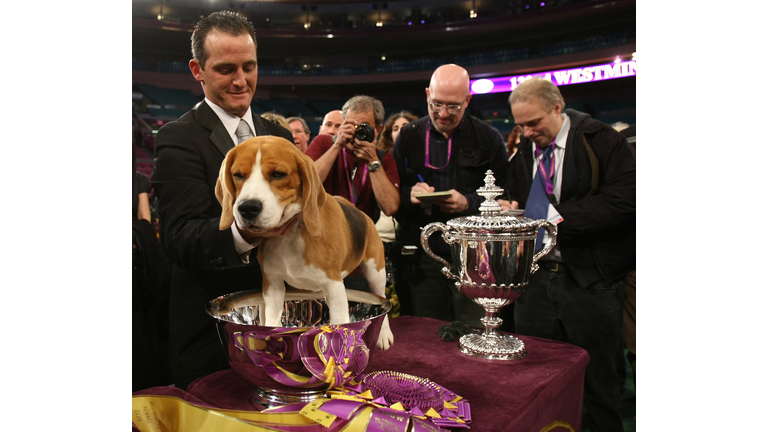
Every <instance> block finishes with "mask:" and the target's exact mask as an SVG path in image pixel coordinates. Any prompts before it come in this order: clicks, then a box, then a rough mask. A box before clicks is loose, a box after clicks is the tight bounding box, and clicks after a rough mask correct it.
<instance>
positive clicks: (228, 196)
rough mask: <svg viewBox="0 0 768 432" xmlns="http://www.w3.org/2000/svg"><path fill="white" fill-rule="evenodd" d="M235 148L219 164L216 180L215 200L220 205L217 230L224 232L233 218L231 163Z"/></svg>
mask: <svg viewBox="0 0 768 432" xmlns="http://www.w3.org/2000/svg"><path fill="white" fill-rule="evenodd" d="M236 149H237V147H234V148H233V149H231V150H230V151H228V152H227V155H226V156H225V157H224V161H222V162H221V169H220V170H219V178H218V179H217V180H216V199H217V200H219V204H221V219H220V220H219V229H220V230H222V231H224V230H227V229H229V228H230V227H231V226H232V223H233V222H234V221H235V217H234V215H233V214H232V208H233V206H234V204H235V203H234V201H235V184H234V183H233V182H232V173H231V172H232V163H233V162H234V161H235V153H236V151H235V150H236Z"/></svg>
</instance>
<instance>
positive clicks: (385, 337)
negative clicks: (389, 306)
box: [376, 316, 395, 351]
mask: <svg viewBox="0 0 768 432" xmlns="http://www.w3.org/2000/svg"><path fill="white" fill-rule="evenodd" d="M393 343H395V336H394V335H393V334H392V330H390V329H389V317H387V316H385V317H384V322H383V323H382V324H381V330H380V331H379V340H378V342H376V346H377V347H379V349H380V350H382V351H386V350H388V349H389V347H390V346H392V344H393Z"/></svg>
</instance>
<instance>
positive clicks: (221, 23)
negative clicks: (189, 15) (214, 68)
mask: <svg viewBox="0 0 768 432" xmlns="http://www.w3.org/2000/svg"><path fill="white" fill-rule="evenodd" d="M211 30H218V31H220V32H223V33H227V34H230V35H232V36H240V35H242V34H248V35H250V36H251V38H252V39H253V45H254V47H256V30H255V29H254V28H253V24H251V22H250V21H248V18H246V17H243V16H240V15H238V14H236V13H235V12H230V11H218V12H213V13H212V14H210V15H208V16H207V17H205V18H203V19H201V20H200V21H199V22H198V23H197V24H196V25H195V31H193V32H192V58H194V59H195V60H197V62H198V63H200V68H201V69H203V70H205V62H206V61H207V60H208V56H209V53H207V52H206V51H205V38H206V37H207V36H208V33H210V32H211Z"/></svg>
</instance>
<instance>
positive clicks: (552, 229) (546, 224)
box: [531, 219, 557, 274]
mask: <svg viewBox="0 0 768 432" xmlns="http://www.w3.org/2000/svg"><path fill="white" fill-rule="evenodd" d="M536 222H537V224H538V226H537V227H536V231H538V230H539V228H542V227H543V228H544V229H546V230H547V231H549V241H548V242H547V243H546V244H545V245H544V247H543V248H542V249H541V250H540V251H539V252H538V253H537V254H536V255H534V256H533V263H532V264H531V274H534V273H536V272H537V271H538V270H539V265H538V264H536V261H538V260H539V258H541V257H543V256H544V255H546V254H548V253H549V251H551V250H552V248H553V247H555V243H557V225H555V224H553V223H552V222H550V221H548V220H544V219H539V220H538V221H536Z"/></svg>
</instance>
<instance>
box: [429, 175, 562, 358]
mask: <svg viewBox="0 0 768 432" xmlns="http://www.w3.org/2000/svg"><path fill="white" fill-rule="evenodd" d="M485 174H486V175H485V186H483V187H481V188H480V189H478V190H477V193H478V195H480V196H483V197H485V202H483V203H482V204H481V205H480V214H479V215H474V216H465V217H459V218H455V219H451V220H449V221H448V222H447V224H445V223H442V222H433V223H430V224H429V225H427V226H425V227H423V228H422V231H423V232H422V233H421V245H422V246H423V247H424V251H425V252H426V253H427V254H428V255H429V256H430V257H432V258H433V259H435V260H437V261H439V262H441V263H442V264H444V265H445V267H443V270H442V271H443V274H444V275H445V276H446V277H448V278H450V279H454V280H455V281H456V287H457V288H458V289H459V290H460V291H461V292H463V293H464V295H466V296H467V297H468V298H470V299H472V301H474V302H475V303H477V304H479V305H480V306H482V307H483V308H484V309H485V317H483V318H482V319H481V322H482V323H483V325H484V326H485V331H484V332H483V333H477V332H473V333H470V334H466V335H464V336H462V337H461V338H460V340H459V350H460V351H461V352H463V353H464V354H468V355H471V356H475V357H482V358H486V359H495V360H513V359H518V358H523V357H525V356H526V354H527V352H526V350H525V344H523V342H522V341H521V340H520V339H518V338H516V337H514V336H512V335H502V334H499V333H498V332H497V331H496V329H497V328H498V327H499V326H500V325H501V323H502V319H501V318H499V317H498V316H497V313H498V312H499V310H500V309H501V308H503V307H504V306H507V305H509V304H510V303H512V302H513V301H515V300H516V299H517V298H518V297H520V295H521V294H523V292H525V289H526V286H527V285H528V276H529V275H531V274H533V273H535V272H536V271H537V270H538V269H539V266H538V264H536V262H537V261H538V260H539V258H541V257H543V256H544V255H546V254H547V253H549V251H550V250H552V248H553V247H554V246H555V239H556V236H557V226H556V225H555V224H553V223H551V222H549V221H546V220H532V219H528V218H525V217H515V216H512V215H507V214H503V213H502V210H501V206H499V204H498V203H497V202H496V200H495V198H496V197H497V196H499V195H501V194H502V193H503V192H504V190H503V189H501V188H499V187H497V186H495V185H494V182H495V180H496V179H495V178H494V177H493V172H492V171H490V170H488V171H487V172H486V173H485ZM539 228H545V229H546V230H547V231H548V232H549V234H550V237H549V241H548V242H547V243H546V244H545V245H544V247H543V248H542V249H541V251H539V252H538V253H535V254H534V250H535V249H534V247H535V243H536V234H537V232H538V230H539ZM437 231H441V232H442V233H443V239H444V240H445V242H446V243H447V244H448V245H450V246H451V259H452V261H453V266H451V264H450V263H448V262H447V261H446V260H445V259H443V258H441V257H440V256H438V255H436V254H435V253H434V252H433V251H432V250H431V249H430V248H429V237H430V236H431V235H432V234H433V233H435V232H437Z"/></svg>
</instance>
